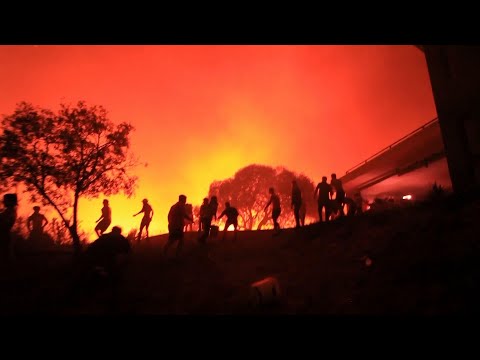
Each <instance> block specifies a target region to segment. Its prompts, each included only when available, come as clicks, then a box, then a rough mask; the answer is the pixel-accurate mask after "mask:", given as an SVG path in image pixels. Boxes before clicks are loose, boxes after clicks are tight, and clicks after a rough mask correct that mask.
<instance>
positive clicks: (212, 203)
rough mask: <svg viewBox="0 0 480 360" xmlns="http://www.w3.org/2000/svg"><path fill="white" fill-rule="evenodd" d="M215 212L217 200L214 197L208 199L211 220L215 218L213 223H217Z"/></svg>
mask: <svg viewBox="0 0 480 360" xmlns="http://www.w3.org/2000/svg"><path fill="white" fill-rule="evenodd" d="M217 211H218V199H217V197H216V196H212V197H211V198H210V212H211V214H212V218H215V221H217Z"/></svg>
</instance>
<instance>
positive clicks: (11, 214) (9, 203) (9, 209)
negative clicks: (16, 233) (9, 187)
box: [0, 194, 17, 261]
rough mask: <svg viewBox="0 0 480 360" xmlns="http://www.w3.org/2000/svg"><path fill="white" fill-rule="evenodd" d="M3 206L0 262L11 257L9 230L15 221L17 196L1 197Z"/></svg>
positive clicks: (0, 217)
mask: <svg viewBox="0 0 480 360" xmlns="http://www.w3.org/2000/svg"><path fill="white" fill-rule="evenodd" d="M3 205H4V206H5V209H4V210H2V211H1V212H0V261H4V260H7V259H10V258H11V256H12V235H11V230H12V228H13V225H15V220H17V195H16V194H5V195H3Z"/></svg>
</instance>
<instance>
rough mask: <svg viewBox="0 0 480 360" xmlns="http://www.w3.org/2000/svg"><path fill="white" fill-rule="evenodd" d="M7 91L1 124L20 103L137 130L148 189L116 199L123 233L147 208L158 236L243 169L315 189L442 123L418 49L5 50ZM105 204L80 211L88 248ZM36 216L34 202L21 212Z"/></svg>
mask: <svg viewBox="0 0 480 360" xmlns="http://www.w3.org/2000/svg"><path fill="white" fill-rule="evenodd" d="M0 79H1V81H0V93H1V94H2V96H1V97H0V114H11V113H12V112H13V111H14V109H15V104H16V103H18V102H20V101H23V100H25V101H28V102H32V103H33V104H35V105H39V106H43V107H47V108H50V109H52V110H57V109H58V106H59V103H60V102H66V103H74V102H76V101H78V100H85V101H86V102H87V103H89V104H98V105H102V106H104V107H105V108H106V109H107V110H108V111H109V117H110V119H111V120H112V121H113V122H121V121H128V122H130V123H132V125H133V126H134V127H135V132H134V133H133V134H132V138H131V149H132V151H133V153H134V154H135V155H136V156H137V157H139V158H140V160H141V163H142V164H143V165H141V166H139V167H138V168H137V169H136V170H135V173H134V174H135V175H136V176H138V178H139V182H138V188H137V191H136V194H135V196H133V197H132V198H130V199H127V198H126V197H125V196H123V195H122V194H119V195H115V196H111V197H108V199H109V202H110V206H111V208H112V224H111V226H115V225H120V226H121V227H122V228H123V230H124V233H127V232H128V231H129V230H130V229H132V228H137V229H138V227H139V225H140V222H141V217H142V215H138V216H137V217H133V216H132V215H133V214H134V213H136V212H138V211H139V210H140V209H141V206H142V204H141V201H142V199H143V198H147V199H148V200H149V203H150V204H151V206H152V207H153V210H154V216H153V220H152V223H151V225H150V235H157V234H160V233H165V232H166V231H167V213H168V210H169V208H170V206H172V205H173V204H174V203H175V202H176V201H177V200H178V195H179V194H185V195H186V196H187V202H188V203H191V204H193V205H199V204H200V203H201V201H202V199H203V198H204V197H205V196H206V195H207V193H208V189H209V185H210V183H211V182H212V181H214V180H222V179H225V178H228V177H231V176H233V174H234V173H235V172H236V171H237V170H239V169H240V168H242V167H244V166H246V165H249V164H253V163H257V164H266V165H270V166H279V165H280V166H285V167H286V168H288V169H290V170H292V171H295V172H298V173H304V174H305V175H307V176H309V177H310V178H311V179H312V180H313V181H314V182H315V183H317V182H319V181H320V179H321V177H322V176H323V175H326V176H329V175H330V173H332V172H336V173H337V174H338V175H339V176H341V175H342V174H343V173H344V172H345V171H346V170H347V169H348V168H349V167H351V166H353V165H354V164H356V163H358V162H360V161H362V160H364V159H366V158H367V157H368V156H370V155H371V154H373V153H375V152H376V151H378V149H380V148H383V147H384V146H385V145H386V144H389V143H392V142H393V141H395V140H396V139H398V138H399V137H401V136H403V135H404V134H405V133H408V132H409V131H410V130H411V129H412V128H416V127H418V126H420V125H422V124H424V123H425V121H426V120H429V119H432V118H434V117H435V116H436V110H435V105H434V101H433V96H432V91H431V86H430V80H429V77H428V70H427V67H426V63H425V58H424V55H423V53H422V52H420V51H419V50H418V49H416V48H415V47H414V46H303V45H302V46H297V45H295V46H287V45H285V46H102V45H95V46H83V45H82V46H63V45H58V46H50V45H49V46H43V45H42V46H35V47H34V46H0ZM392 125H393V126H392ZM344 129H347V131H345V130H344ZM0 131H1V130H0ZM335 134H337V135H335ZM339 136H340V137H339ZM145 164H148V166H145ZM267 191H268V190H267V189H265V192H267ZM104 198H105V197H104V196H103V195H102V194H99V198H97V199H84V198H82V199H80V205H79V220H80V227H81V229H82V230H83V231H84V232H85V233H87V234H89V236H90V238H91V239H94V238H95V237H94V235H93V234H94V233H93V229H94V227H95V220H96V219H98V217H99V216H100V209H101V207H102V200H103V199H104ZM233 205H234V204H233ZM32 206H33V204H31V203H30V202H29V201H28V197H27V196H26V195H25V196H23V197H22V199H21V201H20V209H19V212H20V213H22V212H23V213H25V214H29V213H31V208H32ZM222 206H223V204H221V206H220V208H222ZM283 206H289V204H283ZM42 212H43V213H45V214H46V215H47V217H48V218H49V219H50V220H51V219H52V218H53V217H58V216H57V215H56V214H55V213H54V212H52V211H51V210H49V209H46V208H45V209H44V208H42ZM292 223H293V219H292ZM271 224H272V223H271V221H269V223H268V224H267V225H266V226H265V228H268V227H270V226H271ZM110 229H111V227H110V228H109V229H108V230H107V231H110ZM220 230H223V227H220Z"/></svg>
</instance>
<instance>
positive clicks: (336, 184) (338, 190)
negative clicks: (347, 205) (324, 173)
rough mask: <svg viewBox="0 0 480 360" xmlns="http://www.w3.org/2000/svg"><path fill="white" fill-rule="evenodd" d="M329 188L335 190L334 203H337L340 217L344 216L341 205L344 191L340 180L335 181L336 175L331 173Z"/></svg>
mask: <svg viewBox="0 0 480 360" xmlns="http://www.w3.org/2000/svg"><path fill="white" fill-rule="evenodd" d="M330 186H331V187H332V189H335V201H336V202H337V205H338V206H337V208H338V209H339V210H340V216H344V215H345V214H344V212H343V205H344V200H345V191H344V190H343V185H342V182H341V180H339V179H337V174H335V173H333V174H332V178H331V180H330Z"/></svg>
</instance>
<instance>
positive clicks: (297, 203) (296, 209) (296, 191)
mask: <svg viewBox="0 0 480 360" xmlns="http://www.w3.org/2000/svg"><path fill="white" fill-rule="evenodd" d="M301 206H302V192H301V191H300V188H299V187H298V184H297V182H296V181H295V180H292V208H293V214H294V216H295V227H296V228H299V227H300V207H301Z"/></svg>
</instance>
